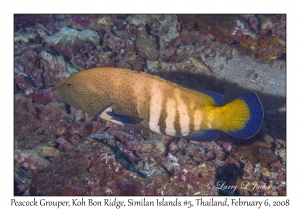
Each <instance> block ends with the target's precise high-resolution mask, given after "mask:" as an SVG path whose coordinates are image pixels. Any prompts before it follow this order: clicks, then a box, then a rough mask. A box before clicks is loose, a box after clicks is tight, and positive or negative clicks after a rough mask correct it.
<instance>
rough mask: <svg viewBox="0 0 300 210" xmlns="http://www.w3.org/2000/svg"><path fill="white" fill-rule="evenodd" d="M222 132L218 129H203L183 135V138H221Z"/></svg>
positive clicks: (203, 139) (206, 139)
mask: <svg viewBox="0 0 300 210" xmlns="http://www.w3.org/2000/svg"><path fill="white" fill-rule="evenodd" d="M219 135H220V132H219V131H218V130H203V131H195V132H194V133H192V134H189V135H187V136H183V137H182V138H185V139H190V140H194V141H206V142H210V141H214V140H216V139H217V138H219Z"/></svg>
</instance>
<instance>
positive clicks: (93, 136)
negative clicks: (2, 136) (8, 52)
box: [14, 14, 287, 195]
mask: <svg viewBox="0 0 300 210" xmlns="http://www.w3.org/2000/svg"><path fill="white" fill-rule="evenodd" d="M14 20H15V23H14V24H15V25H14V28H15V30H14V31H15V34H14V35H15V37H14V164H15V165H14V180H15V195H285V194H286V183H285V181H286V170H285V166H286V152H287V151H286V142H285V139H286V137H285V130H286V128H285V111H286V110H285V106H286V105H285V104H286V103H285V77H284V75H285V61H284V59H285V46H286V17H285V15H254V14H247V15H163V14H156V15H72V14H68V15H25V14H24V15H15V19H14ZM105 66H109V67H122V68H128V69H134V70H138V71H146V72H148V73H151V74H156V75H160V76H162V77H164V78H165V79H169V80H171V81H172V82H176V83H178V84H180V85H183V86H185V87H190V88H193V89H208V90H211V91H215V92H218V93H220V94H224V95H226V96H228V99H225V103H226V102H228V101H230V100H232V99H233V98H237V97H239V96H240V95H242V93H244V92H246V91H257V92H258V93H259V94H260V98H262V104H263V105H264V107H265V120H264V123H263V125H262V129H261V131H260V132H259V133H258V134H257V135H256V136H255V137H253V138H252V139H249V140H247V141H238V140H236V139H233V138H231V137H228V136H223V135H222V136H221V137H220V139H218V140H217V141H214V142H196V141H190V140H186V139H183V138H181V139H177V138H171V137H168V136H162V135H159V134H154V133H152V132H150V131H146V130H136V129H129V128H127V127H122V126H119V125H116V124H112V123H109V122H106V121H104V120H102V119H100V118H99V117H98V116H96V115H91V114H87V113H84V112H82V111H81V110H77V109H76V108H74V107H70V106H69V105H66V104H65V103H62V102H61V100H60V99H59V97H58V96H56V95H55V94H54V93H53V92H52V87H53V86H54V85H55V84H57V82H59V81H60V80H62V79H64V78H65V77H67V76H68V75H70V74H72V73H74V72H77V71H81V70H82V69H86V68H92V67H105ZM270 78H273V79H270ZM224 182H226V183H227V184H229V185H234V186H235V185H236V186H238V188H237V190H236V191H232V190H228V189H227V190H226V189H222V188H221V186H222V183H224ZM207 183H210V184H211V185H209V186H208V185H207ZM245 184H247V185H248V187H247V188H242V187H241V186H244V185H245ZM255 186H270V188H268V189H266V188H263V187H261V188H258V187H256V188H255Z"/></svg>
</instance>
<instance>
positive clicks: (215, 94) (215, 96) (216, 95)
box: [199, 90, 224, 106]
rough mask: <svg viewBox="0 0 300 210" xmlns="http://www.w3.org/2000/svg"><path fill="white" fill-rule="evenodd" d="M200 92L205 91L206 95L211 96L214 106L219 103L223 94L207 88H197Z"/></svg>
mask: <svg viewBox="0 0 300 210" xmlns="http://www.w3.org/2000/svg"><path fill="white" fill-rule="evenodd" d="M199 91H200V92H201V93H205V94H206V95H208V96H210V97H212V98H213V99H214V101H215V103H216V106H218V105H220V103H221V102H222V101H223V99H224V96H223V95H221V94H219V93H215V92H212V91H208V90H199Z"/></svg>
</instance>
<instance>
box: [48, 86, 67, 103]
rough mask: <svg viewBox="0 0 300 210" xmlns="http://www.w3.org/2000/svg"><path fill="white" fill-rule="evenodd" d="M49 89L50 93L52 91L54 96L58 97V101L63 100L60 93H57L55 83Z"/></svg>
mask: <svg viewBox="0 0 300 210" xmlns="http://www.w3.org/2000/svg"><path fill="white" fill-rule="evenodd" d="M51 91H52V93H54V94H53V96H54V97H56V98H57V99H59V100H60V101H64V100H63V99H62V98H61V96H60V94H59V93H58V92H59V91H58V88H57V85H55V86H54V87H52V88H51Z"/></svg>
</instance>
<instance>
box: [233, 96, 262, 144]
mask: <svg viewBox="0 0 300 210" xmlns="http://www.w3.org/2000/svg"><path fill="white" fill-rule="evenodd" d="M239 99H242V100H244V101H245V102H246V104H247V106H248V108H249V110H250V119H249V120H248V122H247V123H246V125H245V127H244V128H242V129H240V130H237V131H229V132H228V134H230V135H232V136H234V137H237V138H240V139H248V138H250V137H252V136H254V135H255V134H257V132H258V131H259V129H260V127H261V124H262V121H263V118H264V111H263V107H262V105H261V103H260V100H259V98H258V96H257V95H256V93H254V92H249V93H246V94H245V95H243V96H242V97H240V98H239Z"/></svg>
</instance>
